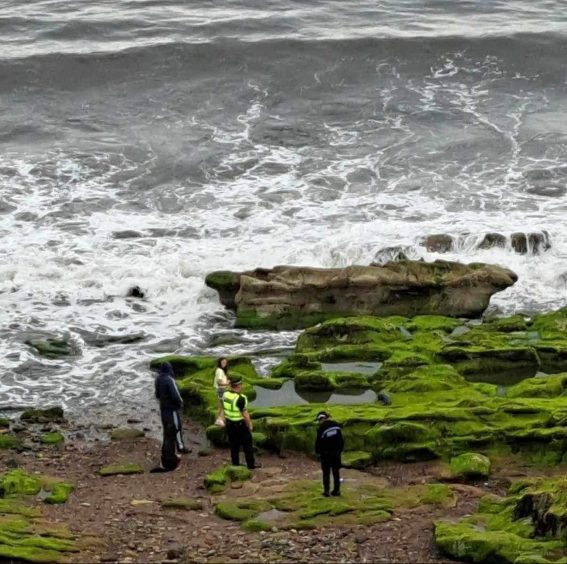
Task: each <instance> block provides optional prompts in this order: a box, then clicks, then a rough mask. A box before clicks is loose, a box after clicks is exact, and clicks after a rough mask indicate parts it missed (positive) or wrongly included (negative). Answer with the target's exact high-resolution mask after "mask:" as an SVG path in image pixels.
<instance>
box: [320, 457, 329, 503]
mask: <svg viewBox="0 0 567 564" xmlns="http://www.w3.org/2000/svg"><path fill="white" fill-rule="evenodd" d="M321 471H322V472H323V495H325V496H328V495H329V489H330V487H331V484H330V482H331V465H330V464H329V460H328V459H327V456H325V455H324V454H322V455H321Z"/></svg>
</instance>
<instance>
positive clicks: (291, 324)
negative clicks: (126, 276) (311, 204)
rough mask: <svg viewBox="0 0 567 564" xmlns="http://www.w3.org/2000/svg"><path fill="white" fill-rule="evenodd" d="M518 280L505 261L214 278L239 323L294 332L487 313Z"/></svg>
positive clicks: (282, 270)
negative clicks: (342, 322) (360, 319)
mask: <svg viewBox="0 0 567 564" xmlns="http://www.w3.org/2000/svg"><path fill="white" fill-rule="evenodd" d="M516 280H517V276H516V274H514V273H513V272H512V271H510V270H507V269H504V268H502V267H499V266H492V265H486V264H474V265H464V264H460V263H456V262H448V261H435V262H432V263H426V262H419V261H401V262H390V263H388V264H387V265H385V266H382V267H379V266H351V267H347V268H329V269H324V268H309V267H294V266H277V267H275V268H273V269H270V270H266V269H257V270H255V271H252V272H244V273H242V274H238V273H227V272H215V273H212V274H209V275H208V276H207V278H206V283H207V285H209V286H210V287H212V288H214V289H216V290H217V291H218V292H219V296H220V299H221V302H222V303H223V304H224V305H226V306H227V307H229V308H232V309H235V310H236V325H237V326H239V327H248V328H272V329H293V328H300V327H306V326H309V325H315V324H316V323H318V322H321V321H324V320H326V319H331V318H333V317H339V316H349V315H351V316H353V315H374V316H388V315H402V316H415V315H428V314H434V315H445V316H451V317H479V316H480V315H481V314H482V312H483V311H484V310H485V309H486V307H487V306H488V303H489V300H490V297H491V296H492V294H494V293H495V292H499V291H501V290H504V289H506V288H508V287H509V286H511V285H513V284H514V283H515V282H516Z"/></svg>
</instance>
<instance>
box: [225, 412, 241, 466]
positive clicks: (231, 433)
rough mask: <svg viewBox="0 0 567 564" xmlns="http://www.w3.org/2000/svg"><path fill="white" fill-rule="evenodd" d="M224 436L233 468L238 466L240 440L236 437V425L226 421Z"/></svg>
mask: <svg viewBox="0 0 567 564" xmlns="http://www.w3.org/2000/svg"><path fill="white" fill-rule="evenodd" d="M226 434H227V436H228V443H229V445H230V459H231V463H232V465H233V466H238V465H239V464H240V438H239V436H238V424H237V423H231V422H230V421H227V423H226Z"/></svg>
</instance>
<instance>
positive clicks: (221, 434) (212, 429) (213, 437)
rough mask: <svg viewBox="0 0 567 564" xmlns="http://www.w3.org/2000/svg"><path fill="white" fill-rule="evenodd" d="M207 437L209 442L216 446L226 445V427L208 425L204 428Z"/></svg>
mask: <svg viewBox="0 0 567 564" xmlns="http://www.w3.org/2000/svg"><path fill="white" fill-rule="evenodd" d="M206 435H207V439H209V441H211V443H212V444H213V445H215V446H218V447H226V446H228V437H227V435H226V429H225V428H224V427H220V426H219V425H209V426H208V427H207V430H206Z"/></svg>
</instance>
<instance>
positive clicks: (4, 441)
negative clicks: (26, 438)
mask: <svg viewBox="0 0 567 564" xmlns="http://www.w3.org/2000/svg"><path fill="white" fill-rule="evenodd" d="M20 446H21V442H20V440H19V439H18V438H17V437H15V436H14V435H8V434H7V433H2V434H0V450H8V449H17V448H19V447H20Z"/></svg>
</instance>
